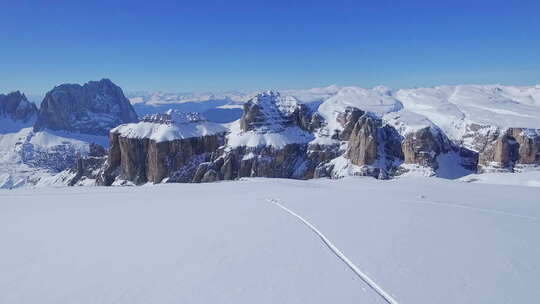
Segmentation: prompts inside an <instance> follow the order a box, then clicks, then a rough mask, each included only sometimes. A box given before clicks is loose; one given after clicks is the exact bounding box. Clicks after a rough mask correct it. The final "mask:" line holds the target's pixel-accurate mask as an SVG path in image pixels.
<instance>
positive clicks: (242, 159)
mask: <svg viewBox="0 0 540 304" xmlns="http://www.w3.org/2000/svg"><path fill="white" fill-rule="evenodd" d="M220 152H221V153H218V154H216V158H215V159H213V161H211V162H206V163H202V164H200V165H199V167H198V168H197V173H196V174H195V175H194V177H193V180H192V182H195V183H199V182H208V181H209V179H208V178H205V177H206V175H207V174H210V176H211V179H212V181H213V180H214V179H216V180H233V179H238V178H242V177H270V178H293V179H310V178H313V177H314V175H315V170H316V168H317V166H318V165H319V164H321V163H323V162H325V161H329V160H330V159H332V158H335V157H336V156H337V153H338V151H337V149H331V148H328V147H326V148H322V147H321V146H318V145H307V144H289V145H286V146H285V147H283V148H280V149H276V148H274V147H271V146H262V147H239V148H236V149H233V150H229V151H220ZM209 172H210V173H209Z"/></svg>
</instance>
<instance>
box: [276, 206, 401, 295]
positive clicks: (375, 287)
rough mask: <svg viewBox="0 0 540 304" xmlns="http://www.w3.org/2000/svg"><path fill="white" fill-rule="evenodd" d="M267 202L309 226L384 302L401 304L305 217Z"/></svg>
mask: <svg viewBox="0 0 540 304" xmlns="http://www.w3.org/2000/svg"><path fill="white" fill-rule="evenodd" d="M267 201H268V202H269V203H271V204H274V205H276V206H278V207H279V208H281V209H282V210H284V211H285V212H287V213H288V214H290V215H292V216H294V217H295V218H297V219H299V220H300V221H301V222H302V223H303V224H304V225H305V226H307V227H308V228H309V229H310V230H311V231H313V232H314V233H315V234H316V235H317V236H318V237H319V238H320V239H321V240H322V241H323V243H324V244H325V245H326V247H328V249H330V250H331V251H332V252H333V253H334V254H335V255H336V256H337V257H338V258H339V259H340V260H341V261H342V262H343V263H345V264H346V265H347V266H348V267H349V268H350V269H351V270H352V271H353V272H354V273H355V274H356V275H357V276H358V277H359V278H360V279H361V280H362V281H363V282H364V283H366V284H367V285H368V286H369V287H371V289H373V291H375V292H376V293H377V294H378V295H379V296H381V297H382V298H383V299H384V301H385V302H386V303H388V304H399V303H398V302H397V301H396V300H395V299H394V298H393V297H392V296H391V295H390V294H389V293H388V292H386V291H385V290H384V289H383V288H382V287H380V286H379V285H378V284H377V283H375V281H373V280H372V279H371V278H370V277H369V276H367V275H366V274H365V273H363V272H362V271H361V270H360V269H359V268H358V267H356V265H354V263H353V262H351V260H349V258H347V257H346V256H345V255H344V254H343V253H342V252H341V250H339V249H338V248H337V247H336V246H334V244H333V243H332V242H331V241H330V240H329V239H328V238H326V236H324V234H322V232H320V231H319V230H318V229H317V228H316V227H315V226H313V225H312V224H311V223H310V222H308V221H307V220H305V219H304V218H303V217H301V216H300V215H298V214H297V213H295V212H294V211H292V210H290V209H288V208H287V207H285V206H283V205H282V204H280V203H279V201H278V200H277V199H267Z"/></svg>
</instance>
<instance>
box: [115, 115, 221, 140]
mask: <svg viewBox="0 0 540 304" xmlns="http://www.w3.org/2000/svg"><path fill="white" fill-rule="evenodd" d="M226 131H227V129H226V128H225V127H224V126H223V125H221V124H217V123H213V122H209V121H207V120H206V118H204V117H203V116H202V115H200V114H199V113H184V112H178V111H173V110H169V111H168V112H167V113H165V114H162V115H159V114H155V115H150V116H146V117H144V118H143V121H141V122H139V123H131V124H124V125H120V126H118V127H116V128H114V129H112V130H111V132H112V133H117V134H119V135H120V136H122V137H126V138H148V139H150V140H153V141H156V142H162V141H171V140H175V139H184V138H191V137H201V136H207V135H214V134H217V133H225V132H226Z"/></svg>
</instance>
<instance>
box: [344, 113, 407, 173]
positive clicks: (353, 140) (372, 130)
mask: <svg viewBox="0 0 540 304" xmlns="http://www.w3.org/2000/svg"><path fill="white" fill-rule="evenodd" d="M340 119H341V120H340ZM338 121H339V122H340V123H341V124H342V125H343V127H344V129H343V132H341V134H340V135H339V137H340V138H341V139H342V140H348V141H349V144H348V146H347V150H346V151H345V157H346V158H348V159H350V160H351V163H353V164H354V165H357V166H376V167H377V168H378V169H377V170H367V171H366V174H368V175H375V176H379V175H381V174H382V175H381V176H386V174H387V173H388V172H389V171H392V170H393V167H394V166H395V164H396V163H399V162H401V160H402V159H403V155H402V153H401V146H400V136H399V134H398V133H397V131H396V130H395V129H394V128H392V127H391V126H388V125H383V123H382V120H381V119H379V118H376V117H373V116H371V115H370V114H368V113H365V112H363V111H361V110H359V109H356V108H348V109H347V110H346V111H345V113H343V114H342V115H340V116H338Z"/></svg>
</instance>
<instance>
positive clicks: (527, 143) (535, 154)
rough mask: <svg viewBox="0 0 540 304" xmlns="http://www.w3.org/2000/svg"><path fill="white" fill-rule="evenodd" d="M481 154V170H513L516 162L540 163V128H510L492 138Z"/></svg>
mask: <svg viewBox="0 0 540 304" xmlns="http://www.w3.org/2000/svg"><path fill="white" fill-rule="evenodd" d="M490 140H491V141H489V142H488V143H487V144H486V145H485V147H484V149H483V150H482V151H480V155H479V171H485V170H487V169H488V168H490V167H493V168H496V169H499V168H500V169H508V170H513V169H514V166H515V165H516V164H522V165H539V164H540V130H533V129H522V128H509V129H508V130H506V131H504V132H501V133H497V134H496V136H493V137H492V138H490Z"/></svg>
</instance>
